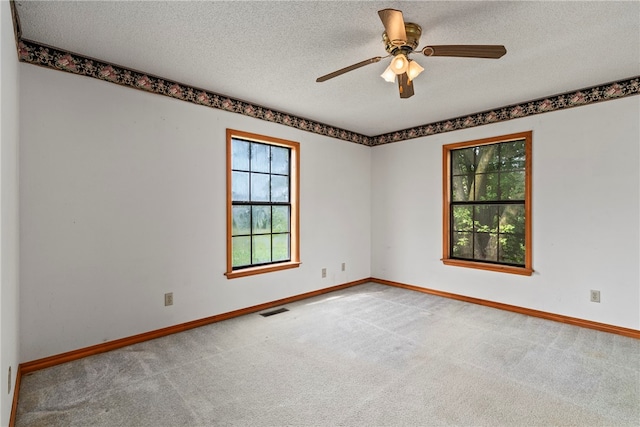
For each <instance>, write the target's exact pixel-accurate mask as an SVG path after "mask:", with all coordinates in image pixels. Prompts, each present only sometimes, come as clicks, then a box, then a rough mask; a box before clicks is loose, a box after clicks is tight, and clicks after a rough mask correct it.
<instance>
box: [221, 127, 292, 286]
mask: <svg viewBox="0 0 640 427" xmlns="http://www.w3.org/2000/svg"><path fill="white" fill-rule="evenodd" d="M227 163H228V165H227V180H228V182H227V273H226V275H227V277H228V278H232V277H241V276H246V275H251V274H257V273H262V272H267V271H274V270H280V269H284V268H292V267H297V266H298V265H299V255H298V164H299V144H298V143H296V142H292V141H286V140H281V139H277V138H271V137H265V136H261V135H255V134H249V133H246V132H240V131H234V130H230V129H229V130H227Z"/></svg>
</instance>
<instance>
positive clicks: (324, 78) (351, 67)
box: [316, 56, 382, 83]
mask: <svg viewBox="0 0 640 427" xmlns="http://www.w3.org/2000/svg"><path fill="white" fill-rule="evenodd" d="M381 59H382V57H381V56H376V57H374V58H369V59H365V60H364V61H362V62H358V63H357V64H353V65H349V66H348V67H344V68H341V69H339V70H338V71H334V72H333V73H329V74H325V75H324V76H321V77H318V78H317V79H316V82H318V83H320V82H324V81H327V80H329V79H332V78H334V77H338V76H339V75H341V74H344V73H348V72H349V71H353V70H356V69H358V68H360V67H364V66H365V65H369V64H374V63H376V62H379V61H380V60H381Z"/></svg>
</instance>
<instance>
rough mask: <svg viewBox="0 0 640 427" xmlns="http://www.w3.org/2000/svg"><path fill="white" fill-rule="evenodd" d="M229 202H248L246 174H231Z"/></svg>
mask: <svg viewBox="0 0 640 427" xmlns="http://www.w3.org/2000/svg"><path fill="white" fill-rule="evenodd" d="M231 200H233V201H234V202H246V201H249V174H248V173H247V172H232V173H231Z"/></svg>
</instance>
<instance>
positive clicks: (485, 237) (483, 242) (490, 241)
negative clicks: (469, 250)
mask: <svg viewBox="0 0 640 427" xmlns="http://www.w3.org/2000/svg"><path fill="white" fill-rule="evenodd" d="M473 240H474V245H473V258H474V259H477V260H482V261H497V260H498V235H497V234H496V233H474V235H473Z"/></svg>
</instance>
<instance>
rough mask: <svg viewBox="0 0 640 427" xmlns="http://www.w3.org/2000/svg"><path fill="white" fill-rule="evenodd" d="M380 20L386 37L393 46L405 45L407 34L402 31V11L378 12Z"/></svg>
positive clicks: (386, 10)
mask: <svg viewBox="0 0 640 427" xmlns="http://www.w3.org/2000/svg"><path fill="white" fill-rule="evenodd" d="M378 15H379V16H380V20H381V21H382V24H383V25H384V29H385V31H386V32H387V37H389V40H390V41H391V44H392V45H394V46H402V45H404V44H406V43H407V32H406V31H405V29H404V18H403V17H402V11H400V10H396V9H382V10H379V11H378Z"/></svg>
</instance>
